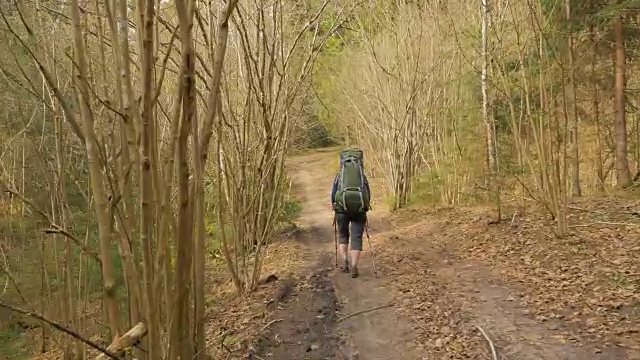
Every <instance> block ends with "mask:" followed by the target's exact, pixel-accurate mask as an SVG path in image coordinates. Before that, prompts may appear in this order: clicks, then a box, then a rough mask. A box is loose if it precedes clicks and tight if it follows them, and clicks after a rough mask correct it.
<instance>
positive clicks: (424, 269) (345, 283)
mask: <svg viewBox="0 0 640 360" xmlns="http://www.w3.org/2000/svg"><path fill="white" fill-rule="evenodd" d="M336 156H337V154H336V152H335V151H334V150H331V149H329V150H323V151H319V152H313V153H308V154H304V155H298V156H296V157H294V158H292V159H290V161H289V162H288V167H289V170H290V173H291V174H292V176H293V179H292V180H293V184H294V191H295V193H296V195H297V197H298V198H299V199H300V200H301V201H302V202H303V211H302V214H301V216H300V218H299V221H298V226H299V227H300V231H299V232H298V234H297V236H296V241H300V242H301V244H302V245H303V247H302V248H303V249H304V251H305V253H304V254H303V257H304V258H305V259H306V264H307V265H306V267H305V270H304V274H301V275H300V279H298V280H299V281H297V282H296V284H295V286H294V288H293V289H292V291H291V293H290V295H288V296H287V298H286V299H283V300H282V301H281V302H280V305H279V307H278V310H277V311H276V313H275V314H274V316H273V318H274V319H276V318H277V323H274V325H273V326H271V327H270V330H269V333H270V336H269V337H268V339H269V340H268V341H263V342H262V343H261V344H260V345H259V346H258V348H257V349H256V350H257V355H258V356H257V357H256V359H265V358H270V359H276V360H302V359H318V360H320V359H338V360H355V359H358V360H422V359H433V360H442V359H492V355H491V351H490V348H489V346H488V343H489V342H488V341H487V339H486V338H485V337H484V336H483V335H482V334H481V332H480V330H479V329H480V328H482V329H483V330H484V331H485V332H486V333H487V335H488V337H489V338H490V339H491V341H492V342H493V343H494V345H495V347H496V349H497V352H498V354H499V355H498V358H499V359H501V360H502V359H517V360H534V359H536V360H547V359H548V360H551V359H567V360H569V359H571V360H573V359H575V360H578V359H580V360H587V359H594V360H595V359H611V360H614V359H621V360H622V359H638V358H637V357H634V356H632V355H629V354H627V353H625V352H623V351H621V350H620V349H615V348H614V349H613V350H611V349H604V350H603V349H600V348H597V347H595V346H582V347H578V346H575V345H572V344H571V343H570V342H567V341H566V340H565V339H563V338H562V337H561V336H560V335H559V332H558V331H559V330H560V329H564V328H566V327H567V324H564V323H563V322H562V321H561V320H550V321H549V322H548V323H545V324H540V323H539V322H537V321H536V320H535V317H534V315H533V314H532V311H531V309H527V308H526V306H524V305H522V304H520V303H519V302H518V301H517V297H518V293H519V292H518V290H517V289H515V288H513V287H511V286H509V285H506V284H505V283H503V282H501V280H500V276H499V274H496V273H494V272H492V271H491V270H490V269H489V268H487V267H486V265H485V264H482V263H480V262H478V263H473V262H469V261H468V260H459V259H458V257H457V256H456V255H455V254H453V253H451V252H448V251H446V250H443V249H442V248H438V247H436V246H435V245H432V244H431V242H430V241H429V237H430V235H433V236H438V231H439V230H440V229H439V228H438V224H437V222H430V221H420V220H421V219H420V218H413V219H404V220H403V221H402V222H404V223H406V222H410V223H411V224H410V225H402V226H399V225H396V226H393V225H391V224H390V220H389V219H390V218H391V216H388V215H387V214H378V213H376V211H375V209H374V211H372V212H371V213H370V224H371V227H370V232H371V235H372V237H371V242H372V243H373V246H374V248H375V250H376V251H375V255H376V257H377V258H375V259H373V260H376V261H377V262H378V263H377V264H376V265H377V266H378V267H379V269H378V272H379V274H378V275H379V276H378V277H376V276H374V272H373V262H372V256H371V255H372V252H371V247H370V244H369V243H365V244H364V252H363V256H362V260H361V265H360V266H359V268H360V277H359V278H357V279H352V278H351V277H350V276H349V274H344V273H340V272H338V271H336V270H335V268H334V252H335V244H334V228H333V225H332V222H333V213H332V211H331V206H330V201H329V195H330V191H331V182H332V180H333V177H334V174H333V173H331V172H330V171H329V170H328V169H331V164H334V163H335V162H336V159H335V158H336ZM374 196H375V194H374ZM365 241H366V240H365ZM514 299H515V300H514ZM359 312H362V313H359ZM354 314H355V315H354ZM349 315H353V316H350V317H348V318H346V319H345V318H344V317H345V316H349Z"/></svg>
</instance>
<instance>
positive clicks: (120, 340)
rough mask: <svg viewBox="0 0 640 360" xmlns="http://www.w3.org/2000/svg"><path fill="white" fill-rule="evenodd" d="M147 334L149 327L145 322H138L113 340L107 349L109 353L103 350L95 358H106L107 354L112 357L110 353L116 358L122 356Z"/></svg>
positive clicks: (99, 359)
mask: <svg viewBox="0 0 640 360" xmlns="http://www.w3.org/2000/svg"><path fill="white" fill-rule="evenodd" d="M146 334H147V327H146V326H145V325H144V323H141V322H140V323H138V324H137V325H136V326H134V327H132V328H131V330H129V331H127V332H126V333H124V335H122V336H120V337H116V338H115V339H114V340H113V342H111V345H109V347H108V348H107V349H106V350H107V352H108V353H107V352H105V351H103V352H102V354H100V355H98V356H96V358H95V360H101V359H106V357H107V356H109V357H111V356H110V355H109V354H114V355H115V356H116V357H115V358H114V359H120V358H122V356H124V353H125V352H126V351H127V349H129V348H131V347H133V346H134V345H136V344H137V343H138V342H140V340H141V339H142V338H143V337H144V336H145V335H146Z"/></svg>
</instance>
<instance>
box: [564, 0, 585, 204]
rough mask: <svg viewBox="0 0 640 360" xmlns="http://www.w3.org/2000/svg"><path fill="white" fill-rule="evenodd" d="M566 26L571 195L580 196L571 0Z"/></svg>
mask: <svg viewBox="0 0 640 360" xmlns="http://www.w3.org/2000/svg"><path fill="white" fill-rule="evenodd" d="M566 15H567V27H568V32H569V39H568V47H569V49H568V50H569V51H568V54H569V82H570V85H571V96H572V98H571V101H572V103H573V109H572V111H573V118H572V120H573V121H572V122H571V130H570V133H571V142H572V147H571V195H573V196H581V195H582V190H581V189H580V147H579V145H578V101H577V94H576V81H575V68H574V54H573V30H572V29H571V22H572V16H571V0H566Z"/></svg>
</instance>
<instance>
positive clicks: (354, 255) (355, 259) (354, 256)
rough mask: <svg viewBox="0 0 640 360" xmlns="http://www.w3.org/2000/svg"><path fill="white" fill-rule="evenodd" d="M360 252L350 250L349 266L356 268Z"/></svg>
mask: <svg viewBox="0 0 640 360" xmlns="http://www.w3.org/2000/svg"><path fill="white" fill-rule="evenodd" d="M361 253H362V251H360V250H351V266H352V267H358V260H360V254H361Z"/></svg>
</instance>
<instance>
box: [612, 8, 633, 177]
mask: <svg viewBox="0 0 640 360" xmlns="http://www.w3.org/2000/svg"><path fill="white" fill-rule="evenodd" d="M622 16H623V15H622V14H618V15H616V19H615V22H614V23H613V37H614V39H615V52H614V54H615V55H614V59H615V65H616V68H615V69H616V70H615V85H614V88H613V94H614V101H615V114H616V117H615V125H614V130H615V149H616V180H617V185H618V187H620V188H626V187H628V186H629V185H631V174H630V171H629V161H628V158H627V114H626V97H625V93H624V92H625V88H626V82H627V77H626V71H627V69H626V51H625V45H624V21H623V18H622Z"/></svg>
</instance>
